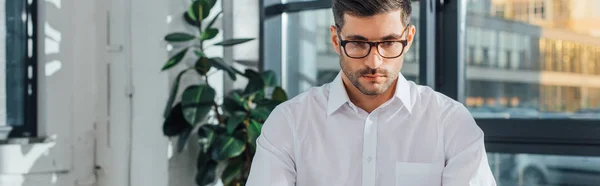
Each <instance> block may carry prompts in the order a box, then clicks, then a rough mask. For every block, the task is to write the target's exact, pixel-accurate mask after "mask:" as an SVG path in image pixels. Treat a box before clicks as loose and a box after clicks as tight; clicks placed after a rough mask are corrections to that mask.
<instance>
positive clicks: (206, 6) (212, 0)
mask: <svg viewBox="0 0 600 186" xmlns="http://www.w3.org/2000/svg"><path fill="white" fill-rule="evenodd" d="M216 3H217V0H204V1H203V2H202V20H204V19H206V18H207V17H208V15H209V14H210V9H212V8H213V7H214V6H215V4H216Z"/></svg>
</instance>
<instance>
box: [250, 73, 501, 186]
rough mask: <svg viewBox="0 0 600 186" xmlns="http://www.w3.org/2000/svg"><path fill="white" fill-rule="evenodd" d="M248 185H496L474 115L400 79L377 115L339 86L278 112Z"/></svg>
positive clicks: (304, 96)
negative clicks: (356, 102)
mask: <svg viewBox="0 0 600 186" xmlns="http://www.w3.org/2000/svg"><path fill="white" fill-rule="evenodd" d="M247 185H248V186H293V185H296V186H337V185H339V186H375V185H377V186H440V185H443V186H495V185H496V183H495V180H494V177H493V175H492V173H491V171H490V167H489V165H488V161H487V156H486V151H485V147H484V143H483V132H482V131H481V129H480V128H479V127H478V126H477V125H476V124H475V120H474V119H473V117H472V116H471V115H470V113H469V111H468V110H467V109H466V108H465V107H464V106H463V105H462V104H461V103H459V102H456V101H454V100H452V99H450V98H448V97H446V96H444V95H442V94H440V93H437V92H435V91H434V90H432V89H431V88H429V87H426V86H420V85H416V84H415V83H413V82H409V81H407V80H406V79H405V78H404V77H403V76H402V75H400V76H399V78H398V81H397V85H396V92H395V96H394V97H393V98H392V99H390V100H388V101H387V102H385V103H384V104H382V105H381V106H380V107H378V108H377V109H375V110H373V111H372V112H371V113H367V112H365V111H364V110H363V109H361V108H359V107H357V106H355V105H354V104H353V103H352V102H351V101H350V99H349V98H348V94H347V93H346V90H345V88H344V85H343V82H342V79H341V72H340V74H338V76H337V77H336V79H335V80H334V81H333V82H331V83H329V84H325V85H323V86H321V87H314V88H311V89H310V90H308V91H306V92H304V93H302V94H300V95H298V96H296V97H294V98H293V99H290V100H289V101H286V102H284V103H282V104H280V105H279V106H277V107H276V108H275V110H273V112H272V113H271V115H270V116H269V118H268V119H267V121H266V122H265V123H264V125H263V128H262V133H261V135H260V137H259V138H258V139H257V149H256V155H255V157H254V160H253V162H252V168H251V171H250V177H249V179H248V182H247Z"/></svg>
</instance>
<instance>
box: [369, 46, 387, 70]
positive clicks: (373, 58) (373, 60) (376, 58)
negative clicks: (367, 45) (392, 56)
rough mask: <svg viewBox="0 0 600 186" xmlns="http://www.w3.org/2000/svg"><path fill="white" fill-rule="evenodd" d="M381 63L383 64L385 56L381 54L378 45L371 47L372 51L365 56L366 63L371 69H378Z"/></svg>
mask: <svg viewBox="0 0 600 186" xmlns="http://www.w3.org/2000/svg"><path fill="white" fill-rule="evenodd" d="M381 64H383V57H381V55H379V52H378V51H377V47H376V46H373V47H371V52H369V55H368V56H367V57H366V58H365V65H367V66H368V67H369V68H371V69H377V68H379V66H380V65H381Z"/></svg>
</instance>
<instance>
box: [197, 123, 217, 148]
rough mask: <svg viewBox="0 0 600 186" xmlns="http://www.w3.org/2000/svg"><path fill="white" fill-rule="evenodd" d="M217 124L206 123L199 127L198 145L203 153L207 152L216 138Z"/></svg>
mask: <svg viewBox="0 0 600 186" xmlns="http://www.w3.org/2000/svg"><path fill="white" fill-rule="evenodd" d="M216 128H217V126H215V125H212V124H204V125H202V126H200V128H199V129H198V145H199V146H200V150H201V152H203V153H207V152H208V149H209V148H210V146H211V144H212V143H213V141H214V139H215V133H216V132H215V130H216Z"/></svg>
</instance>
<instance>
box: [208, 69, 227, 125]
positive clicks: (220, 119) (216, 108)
mask: <svg viewBox="0 0 600 186" xmlns="http://www.w3.org/2000/svg"><path fill="white" fill-rule="evenodd" d="M204 81H205V82H206V85H208V86H210V84H208V76H204ZM213 107H214V108H215V113H216V114H217V120H219V124H221V123H223V119H222V118H221V114H220V113H219V105H217V102H216V101H214V100H213Z"/></svg>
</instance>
